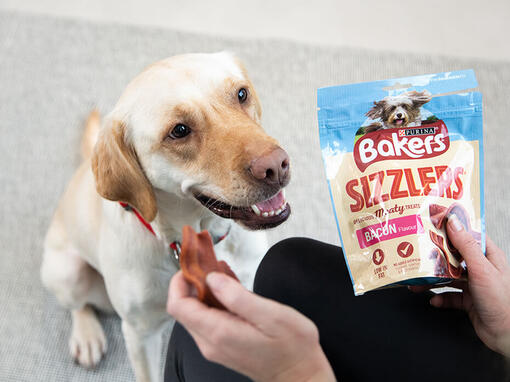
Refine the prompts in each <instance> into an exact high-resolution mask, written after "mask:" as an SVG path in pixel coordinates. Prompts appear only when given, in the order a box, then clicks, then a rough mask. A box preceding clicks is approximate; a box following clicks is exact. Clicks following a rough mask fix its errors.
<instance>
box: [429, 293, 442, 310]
mask: <svg viewBox="0 0 510 382" xmlns="http://www.w3.org/2000/svg"><path fill="white" fill-rule="evenodd" d="M441 300H442V298H441V296H439V295H435V296H434V297H432V298H431V299H430V301H429V302H430V305H432V306H434V307H436V308H439V307H440V306H441Z"/></svg>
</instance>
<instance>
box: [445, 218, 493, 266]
mask: <svg viewBox="0 0 510 382" xmlns="http://www.w3.org/2000/svg"><path fill="white" fill-rule="evenodd" d="M446 226H447V228H446V229H447V233H448V238H449V239H450V241H451V242H452V244H453V246H454V247H455V248H457V249H458V250H459V252H460V254H461V255H462V258H463V259H464V260H465V262H466V265H467V267H468V270H469V271H470V272H471V274H472V273H473V272H475V273H478V272H482V271H484V270H486V269H487V268H486V267H488V266H490V265H491V264H490V262H489V261H488V260H487V258H486V257H485V255H484V254H483V252H482V248H481V247H480V245H479V244H478V243H477V242H476V240H475V239H474V238H473V236H471V234H470V233H469V232H467V231H466V229H465V227H464V225H463V224H462V222H461V221H460V220H459V218H458V217H457V216H456V215H455V214H451V215H450V216H449V217H448V222H447V225H446Z"/></svg>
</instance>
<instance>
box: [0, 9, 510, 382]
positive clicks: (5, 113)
mask: <svg viewBox="0 0 510 382" xmlns="http://www.w3.org/2000/svg"><path fill="white" fill-rule="evenodd" d="M218 50H231V51H234V52H236V53H237V54H238V55H239V56H240V57H241V58H242V59H243V60H244V61H245V63H246V65H247V67H248V70H249V72H250V74H251V76H252V79H253V82H254V84H255V86H256V88H257V90H258V92H259V96H260V98H261V100H262V103H263V107H264V117H263V124H264V126H265V128H266V130H267V131H268V132H269V133H270V134H272V135H274V136H275V137H276V138H278V139H279V140H280V143H281V144H282V146H283V147H284V148H285V149H286V150H287V151H288V152H289V154H290V157H291V158H292V171H293V180H292V183H291V185H290V186H289V189H288V193H287V195H288V199H289V200H290V202H291V204H292V208H293V214H292V217H291V218H290V220H289V221H288V223H286V224H284V225H283V226H281V227H279V228H277V229H275V230H273V231H271V232H270V238H271V241H272V242H275V241H277V240H280V239H282V238H285V237H289V236H309V237H314V238H317V239H320V240H325V241H329V242H333V243H339V239H338V234H337V232H336V228H335V223H334V218H333V215H332V208H331V205H330V201H329V195H328V191H327V187H326V181H325V177H324V171H323V169H322V163H321V157H320V150H319V143H318V135H317V121H316V109H315V105H316V99H315V97H316V88H317V87H321V86H326V85H334V84H343V83H349V82H357V81H371V80H377V79H384V78H391V77H398V76H407V75H414V74H421V73H433V72H438V71H447V70H454V69H465V68H474V69H475V70H476V73H477V75H478V78H479V82H480V89H481V91H482V92H483V94H484V96H485V114H484V119H485V127H486V129H485V149H486V165H485V168H486V178H485V179H486V187H485V189H486V191H487V194H486V211H487V216H488V217H487V227H488V231H489V232H490V234H491V235H492V237H493V238H494V239H495V240H496V242H497V243H498V244H500V245H501V246H502V247H503V248H504V249H505V250H506V251H507V252H508V250H509V248H510V247H509V244H508V241H507V236H506V235H507V233H508V227H509V222H510V220H509V214H510V212H509V208H508V206H509V203H510V193H509V192H508V190H507V189H506V187H507V186H508V185H509V182H508V179H509V177H510V166H509V161H508V154H507V153H508V140H509V138H510V134H509V132H508V131H509V127H508V117H507V114H508V111H509V110H510V101H509V99H510V91H509V89H510V65H508V64H507V63H495V62H489V61H470V60H461V59H454V58H449V57H431V56H428V55H415V54H409V55H404V54H397V53H392V52H382V53H374V52H369V51H364V50H356V49H347V48H345V49H342V48H326V47H314V46H309V45H300V44H296V43H289V42H284V41H276V40H275V41H266V40H264V41H261V40H252V41H236V40H229V39H223V38H217V37H210V36H202V35H196V34H190V33H181V32H178V31H171V30H161V29H148V28H146V29H140V28H135V27H128V26H120V25H96V24H89V23H85V22H81V21H80V22H78V21H67V20H59V19H54V18H49V17H41V16H31V15H24V14H17V13H0V132H1V139H0V166H1V172H0V185H1V187H2V203H1V206H0V209H1V211H0V219H1V221H2V224H1V227H2V229H1V230H0V243H1V248H2V249H1V251H2V252H1V255H0V302H1V303H0V380H2V381H36V380H37V381H97V380H105V381H128V380H132V379H133V375H132V372H131V370H130V368H129V364H128V362H127V358H126V352H125V349H124V343H123V339H122V337H121V335H120V325H119V321H118V319H117V318H116V317H114V316H110V317H106V316H102V321H103V324H104V325H105V327H106V334H107V337H108V341H109V350H108V354H107V356H106V358H105V359H104V360H103V361H102V362H101V364H100V365H99V367H98V369H97V370H95V371H86V370H84V369H82V368H80V367H78V366H76V365H74V364H73V363H72V361H71V358H70V356H69V354H68V350H67V340H68V335H69V330H70V316H69V314H68V312H66V311H64V310H63V309H62V308H60V307H59V306H58V305H57V303H56V301H55V299H54V297H53V296H51V295H49V294H48V293H47V292H46V291H44V290H43V289H42V286H41V283H40V281H39V265H40V259H41V252H42V240H43V236H44V234H45V231H46V229H47V227H48V224H49V221H50V218H51V215H52V213H53V211H54V209H55V206H56V204H57V201H58V199H59V196H60V195H61V193H62V192H63V190H64V187H65V185H66V182H67V181H68V180H69V178H70V176H71V174H72V173H73V170H74V169H75V167H76V166H77V164H78V162H79V155H78V152H79V149H78V148H79V141H80V136H81V133H82V125H83V121H84V119H85V118H86V116H87V114H88V113H89V111H90V110H91V109H92V108H93V107H94V106H97V107H98V108H99V109H100V110H101V111H102V112H103V113H107V112H108V111H109V109H110V108H111V107H112V106H113V104H114V103H115V102H116V99H117V97H118V96H119V94H120V93H121V91H122V89H123V88H124V86H125V85H126V84H127V82H128V81H129V80H130V79H131V78H132V77H133V76H134V75H136V74H137V73H138V72H140V71H141V70H142V69H143V68H144V67H145V66H146V65H148V64H150V63H152V62H153V61H156V60H158V59H161V58H164V57H167V56H171V55H174V54H178V53H184V52H197V51H206V52H210V51H218ZM318 255H319V254H318ZM360 298H363V297H360Z"/></svg>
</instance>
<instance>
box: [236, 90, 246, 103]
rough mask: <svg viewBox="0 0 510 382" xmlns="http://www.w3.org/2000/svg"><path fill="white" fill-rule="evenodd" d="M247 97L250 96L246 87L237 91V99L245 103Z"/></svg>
mask: <svg viewBox="0 0 510 382" xmlns="http://www.w3.org/2000/svg"><path fill="white" fill-rule="evenodd" d="M246 98H248V90H246V89H245V88H241V89H239V91H238V92H237V99H238V100H239V102H240V103H243V102H244V101H246Z"/></svg>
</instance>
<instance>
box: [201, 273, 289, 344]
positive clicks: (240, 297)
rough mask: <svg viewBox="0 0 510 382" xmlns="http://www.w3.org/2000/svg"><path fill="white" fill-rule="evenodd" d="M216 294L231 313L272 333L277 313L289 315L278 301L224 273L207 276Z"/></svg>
mask: <svg viewBox="0 0 510 382" xmlns="http://www.w3.org/2000/svg"><path fill="white" fill-rule="evenodd" d="M206 282H207V285H209V287H210V288H211V291H212V292H213V294H214V296H215V297H216V298H217V299H218V300H219V301H220V302H221V303H222V304H223V305H224V306H225V307H226V308H227V310H229V311H230V312H231V313H234V314H235V315H237V316H239V317H241V318H243V319H244V320H246V321H248V322H250V323H251V324H253V325H255V326H257V327H258V328H259V329H262V331H264V332H266V333H267V334H271V331H272V326H274V316H275V314H279V315H284V316H285V317H286V316H287V313H288V310H290V308H289V309H286V308H284V306H283V305H282V304H280V303H278V302H276V301H273V300H270V299H267V298H264V297H261V296H258V295H256V294H255V293H252V292H250V291H248V290H247V289H245V288H244V287H243V286H242V285H241V284H240V283H239V282H238V281H237V280H235V279H233V278H232V277H230V276H227V275H226V274H224V273H219V272H211V273H209V274H208V275H207V277H206Z"/></svg>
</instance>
